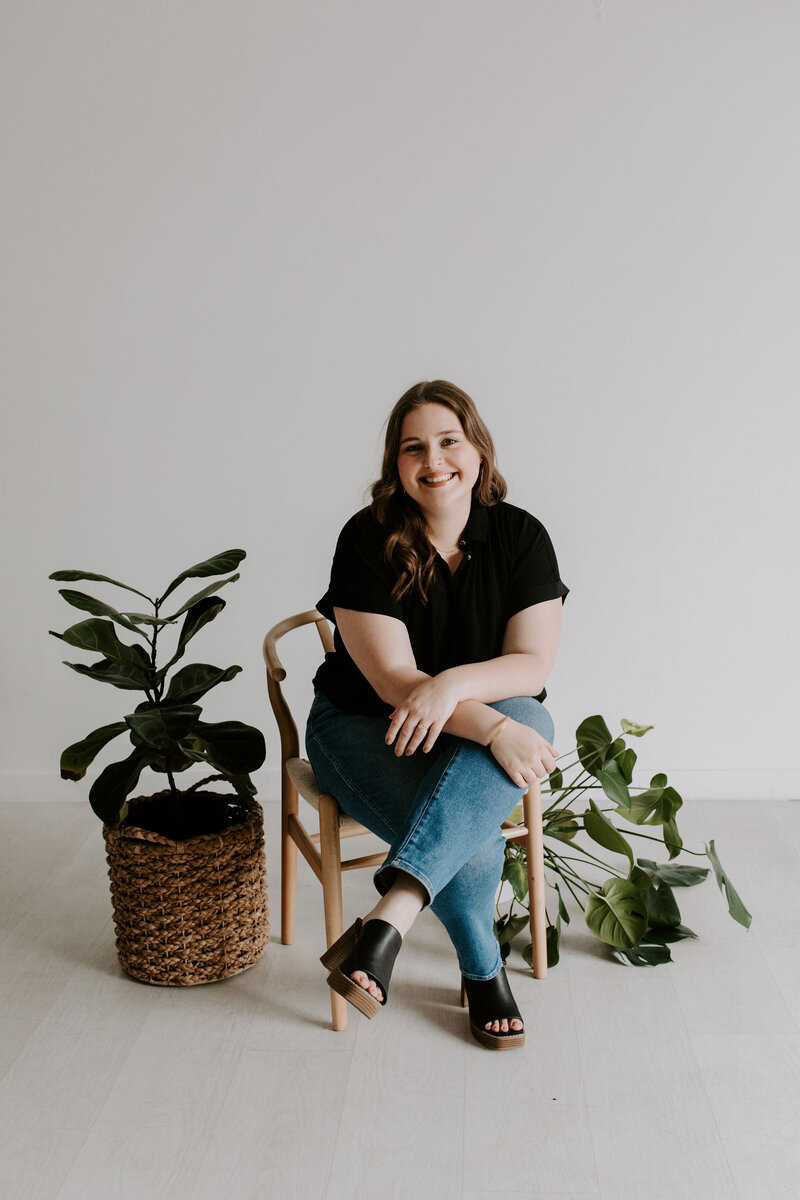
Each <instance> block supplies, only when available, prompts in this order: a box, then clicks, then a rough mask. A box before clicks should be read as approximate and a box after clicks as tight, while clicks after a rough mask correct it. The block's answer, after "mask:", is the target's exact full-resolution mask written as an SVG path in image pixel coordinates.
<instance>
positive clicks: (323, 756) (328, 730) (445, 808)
mask: <svg viewBox="0 0 800 1200" xmlns="http://www.w3.org/2000/svg"><path fill="white" fill-rule="evenodd" d="M491 707H492V708H494V709H496V710H497V711H498V712H500V713H503V714H505V715H506V716H510V717H512V718H513V719H514V720H515V721H520V722H521V723H523V724H525V725H528V726H530V727H531V728H532V729H535V730H536V731H537V732H538V733H540V734H541V735H542V737H544V738H546V739H547V740H548V741H552V740H553V721H552V718H551V716H550V714H549V712H548V711H547V709H546V708H545V707H544V705H543V704H541V703H540V702H539V701H538V700H534V699H533V698H532V697H530V696H517V697H514V698H512V699H510V700H498V701H496V702H495V703H494V704H492V705H491ZM388 727H389V721H388V718H386V717H373V716H361V715H359V714H356V713H346V712H342V710H341V709H339V708H337V707H336V706H335V705H333V704H331V702H330V701H329V700H328V699H327V697H326V696H324V695H322V694H321V693H319V692H318V693H317V695H316V696H315V697H314V703H313V704H312V706H311V712H310V713H309V717H308V724H307V727H306V754H307V755H308V759H309V762H310V763H311V765H312V767H313V768H314V774H315V775H316V777H317V781H318V783H319V785H320V787H321V788H322V789H323V790H324V791H326V792H329V793H330V794H331V795H332V796H335V797H336V799H337V801H338V802H339V806H340V808H342V809H343V811H344V812H346V813H347V815H348V816H350V817H353V818H354V819H355V820H356V821H359V822H360V823H361V824H362V825H365V826H366V827H367V829H369V830H371V831H372V833H375V834H377V836H378V837H379V838H382V839H383V841H385V842H388V843H389V853H388V855H387V857H386V861H385V862H384V864H383V865H382V866H381V867H380V868H379V869H378V871H377V872H376V873H375V886H376V888H377V889H378V891H379V892H380V893H381V895H383V894H384V893H386V892H387V891H388V890H389V888H390V887H391V886H392V883H393V882H394V880H395V878H396V877H397V873H398V871H405V872H406V873H407V874H409V875H413V877H414V878H415V879H418V880H420V882H421V883H422V884H423V885H424V886H425V888H426V889H427V892H428V897H429V903H430V906H431V908H432V910H433V911H434V912H435V913H436V916H437V917H438V918H439V920H440V921H441V922H442V924H443V925H444V927H445V929H446V930H447V932H448V934H449V935H450V940H451V941H452V943H453V945H454V947H455V950H456V954H457V956H458V963H459V967H460V969H461V973H462V974H463V975H466V976H467V977H468V978H469V979H492V978H493V977H494V976H495V975H496V974H497V973H498V971H499V970H500V968H501V966H502V960H501V958H500V947H499V946H498V944H497V938H496V937H495V935H494V905H495V898H496V896H497V889H498V887H499V885H500V875H501V873H502V869H503V857H504V847H505V838H504V837H503V835H502V833H501V830H500V826H501V824H502V822H503V821H504V820H505V819H506V817H507V816H508V814H509V813H510V812H511V810H512V809H513V808H514V807H515V806H516V805H517V804H518V803H519V801H520V798H521V796H522V794H523V791H524V788H519V787H517V786H516V784H514V783H512V781H511V780H510V779H509V777H508V775H506V773H505V771H504V770H503V768H502V767H501V766H500V765H499V764H498V763H497V762H496V761H495V759H494V756H493V755H492V753H491V751H489V750H486V748H485V747H484V746H481V745H479V744H478V743H477V742H471V741H468V740H467V739H465V738H459V737H454V736H453V735H451V734H446V733H442V734H440V735H439V737H438V738H437V740H436V744H435V745H434V748H433V750H431V752H430V753H429V754H423V753H422V751H421V750H417V751H415V753H414V754H412V755H409V756H406V755H403V756H402V757H401V758H398V757H397V756H396V755H395V753H394V747H393V746H387V745H386V742H385V737H386V731H387V729H388Z"/></svg>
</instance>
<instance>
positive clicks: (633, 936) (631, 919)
mask: <svg viewBox="0 0 800 1200" xmlns="http://www.w3.org/2000/svg"><path fill="white" fill-rule="evenodd" d="M620 727H621V729H622V735H623V736H621V737H616V738H614V737H612V735H611V733H610V731H609V728H608V726H607V725H606V722H605V721H604V719H603V718H602V717H601V716H599V715H598V716H593V717H587V718H586V720H585V721H582V722H581V724H580V725H579V726H578V728H577V730H576V732H575V738H576V748H575V750H573V751H569V752H568V753H567V754H563V755H561V758H560V759H559V763H560V762H561V760H562V759H571V758H572V757H573V755H574V756H575V758H574V761H571V762H568V763H567V765H566V766H560V765H559V766H557V767H556V769H555V770H554V771H553V772H552V773H551V774H550V775H549V776H548V778H547V780H543V781H542V784H543V786H542V820H543V831H544V836H545V846H544V862H545V878H546V882H547V884H548V885H549V887H550V888H551V889H552V890H553V891H554V892H555V894H556V897H557V904H556V909H555V920H554V921H553V920H551V918H550V913H549V912H548V914H547V965H548V967H554V966H555V965H556V964H557V962H558V958H559V947H560V942H561V923H562V921H563V922H564V923H565V924H569V921H570V914H569V910H568V908H567V906H566V904H565V903H564V898H563V895H562V891H561V889H562V888H564V889H565V890H566V891H567V892H569V893H570V895H571V896H572V898H573V899H574V900H575V902H576V903H577V905H578V906H579V907H580V909H581V910H582V912H583V916H584V920H585V921H586V924H587V926H588V927H589V929H590V930H591V932H592V933H593V934H594V935H595V936H596V937H597V938H599V939H600V941H602V942H605V943H606V945H608V946H609V947H610V949H611V952H612V953H613V955H614V956H615V957H616V958H617V959H618V960H620V961H621V962H625V963H629V964H632V965H633V966H637V967H654V966H657V965H658V964H660V963H665V962H670V961H671V957H672V956H671V954H670V951H669V946H670V944H671V943H673V942H678V941H680V940H681V939H683V938H694V937H696V936H697V934H695V933H694V932H693V931H692V930H691V929H688V928H687V927H686V926H685V925H683V924H681V914H680V909H679V908H678V903H677V900H676V898H675V892H674V890H673V889H674V888H678V887H694V886H695V885H696V884H698V883H702V881H703V880H704V879H705V878H706V877H707V876H708V873H709V868H708V867H697V866H690V865H688V864H683V863H673V861H672V860H673V859H675V858H676V857H677V856H678V855H679V854H680V853H681V852H682V851H683V852H684V853H686V854H691V855H693V856H696V857H699V858H706V859H708V861H709V862H710V863H711V867H712V868H713V871H714V877H715V878H716V881H717V884H718V886H719V889H720V891H721V892H722V893H723V894H724V896H725V899H726V901H727V904H728V912H729V913H730V915H731V917H732V918H733V920H734V921H738V923H739V924H740V925H743V926H744V928H745V929H748V928H749V927H750V922H751V916H750V913H749V912H748V911H747V909H746V908H745V906H744V904H743V903H742V901H741V899H740V898H739V895H738V893H737V892H736V889H735V888H734V886H733V884H732V883H731V881H730V879H729V878H728V876H727V874H726V872H725V870H724V868H723V866H722V864H721V863H720V861H719V856H718V854H717V851H716V846H715V844H714V841H713V839H712V840H711V841H710V842H709V843H708V844H707V845H706V847H705V850H704V851H698V850H687V849H685V847H684V845H683V839H682V838H681V835H680V833H679V831H678V825H677V821H676V817H677V813H678V811H679V810H680V808H681V806H682V805H683V799H682V798H681V796H680V795H679V794H678V792H677V791H676V790H675V788H673V787H670V785H669V782H668V780H667V776H666V775H664V774H661V773H659V774H657V775H654V776H653V777H652V779H651V780H650V783H649V786H648V787H645V788H641V787H639V788H636V787H634V785H633V768H634V764H635V763H636V753H635V751H634V750H633V749H631V748H630V747H629V746H628V745H627V744H626V742H625V737H626V736H628V737H643V736H644V734H646V733H647V732H648V730H650V729H652V728H653V726H652V725H637V724H636V723H635V722H633V721H627V720H622V721H621V722H620ZM569 771H573V772H574V774H573V775H572V777H571V778H570V779H569V780H567V779H566V778H565V772H569ZM592 792H594V793H596V794H597V793H599V794H597V798H596V800H595V798H594V797H593V796H592V795H591V793H592ZM604 801H606V802H608V803H604ZM581 809H583V811H582V812H581V811H580V810H581ZM616 818H622V820H624V821H627V822H628V823H629V824H630V825H632V826H634V828H633V829H630V830H628V829H626V830H625V832H624V833H623V832H622V830H620V829H619V828H618V827H617V824H616V823H615V820H616ZM510 820H511V821H513V822H515V823H516V824H520V823H521V821H522V805H519V806H518V807H517V808H516V809H515V810H514V812H513V813H512V814H511V817H510ZM642 826H650V827H654V832H653V833H645V832H644V831H643V830H642V828H641V827H642ZM656 830H657V831H658V836H655V831H656ZM581 834H584V835H585V838H588V839H589V841H590V842H593V843H594V844H595V846H599V847H600V848H601V849H603V850H609V851H611V852H612V853H614V854H617V855H620V856H621V857H622V858H623V859H627V867H625V865H624V862H623V865H622V867H619V866H613V865H611V864H610V863H607V862H604V861H603V859H602V858H599V857H598V856H597V855H596V854H595V853H594V852H593V851H592V850H590V849H589V848H588V846H587V845H585V844H584V842H583V841H581V840H580V835H581ZM631 837H639V838H644V839H646V840H647V841H650V842H657V843H659V844H661V845H662V846H663V848H664V849H665V850H666V851H667V855H668V861H667V862H656V861H655V860H654V859H651V858H636V859H634V853H633V848H632V846H631V844H630V842H629V840H628V839H629V838H631ZM598 868H602V869H603V870H604V871H606V872H611V874H610V876H609V877H608V878H606V879H605V880H604V881H598V880H597V879H596V878H592V877H591V875H593V874H595V873H596V872H597V870H598ZM502 878H503V881H504V882H506V883H508V884H509V885H510V888H511V901H510V905H509V907H508V909H507V910H506V911H502V910H501V896H502V891H503V889H501V892H500V893H498V901H497V918H496V920H495V933H496V935H497V939H498V941H499V943H500V951H501V954H502V956H503V959H504V960H505V959H506V958H507V957H508V954H509V952H510V950H511V944H512V942H513V941H514V939H515V938H516V937H517V936H518V935H519V934H521V933H522V931H523V930H524V929H526V928H529V920H530V902H529V896H528V870H527V862H526V848H525V844H524V843H523V842H507V843H506V849H505V862H504V865H503V875H502ZM516 906H519V908H520V909H521V910H523V911H520V912H516V911H515V908H516ZM532 954H533V947H532V945H531V943H530V942H528V943H527V945H526V946H525V947H524V948H523V951H522V955H523V958H524V959H525V961H526V962H527V963H528V965H529V966H530V965H531V963H532Z"/></svg>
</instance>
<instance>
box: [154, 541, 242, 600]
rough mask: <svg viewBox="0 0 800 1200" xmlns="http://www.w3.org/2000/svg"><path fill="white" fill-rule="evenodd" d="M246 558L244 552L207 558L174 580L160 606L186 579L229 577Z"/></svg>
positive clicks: (229, 552) (235, 551)
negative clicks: (209, 576)
mask: <svg viewBox="0 0 800 1200" xmlns="http://www.w3.org/2000/svg"><path fill="white" fill-rule="evenodd" d="M245 557H246V555H245V552H244V550H224V551H223V552H222V554H215V555H214V557H213V558H207V559H206V560H205V562H201V563H196V564H195V566H193V567H188V568H187V570H185V571H181V573H180V575H178V576H177V577H176V578H175V579H173V581H172V583H171V584H170V585H169V587H168V588H167V590H166V591H165V592H164V595H163V596H162V597H161V599H160V600H159V605H161V604H163V603H164V601H165V600H166V598H167V596H169V595H171V594H172V592H174V591H175V588H176V587H179V586H180V584H182V583H183V581H184V579H202V578H204V577H205V576H207V575H227V573H228V571H234V570H235V569H236V568H237V567H238V565H239V563H240V562H241V561H242V559H243V558H245Z"/></svg>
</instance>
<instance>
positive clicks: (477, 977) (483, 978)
mask: <svg viewBox="0 0 800 1200" xmlns="http://www.w3.org/2000/svg"><path fill="white" fill-rule="evenodd" d="M498 958H499V955H498ZM502 969H503V960H502V958H500V961H499V963H498V966H497V970H496V971H492V973H491V974H490V975H468V974H467V972H466V971H462V972H461V974H462V975H463V976H464V978H465V979H474V980H475V982H476V983H488V981H489V980H490V979H495V978H496V977H497V976H498V975H499V974H500V972H501V971H502Z"/></svg>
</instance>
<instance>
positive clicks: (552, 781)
mask: <svg viewBox="0 0 800 1200" xmlns="http://www.w3.org/2000/svg"><path fill="white" fill-rule="evenodd" d="M547 784H548V787H549V788H550V791H551V792H560V791H561V789H562V788H563V786H564V775H563V772H562V770H561V768H560V767H556V769H555V770H554V771H551V772H550V774H549V775H548V776H547Z"/></svg>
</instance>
